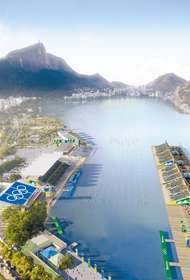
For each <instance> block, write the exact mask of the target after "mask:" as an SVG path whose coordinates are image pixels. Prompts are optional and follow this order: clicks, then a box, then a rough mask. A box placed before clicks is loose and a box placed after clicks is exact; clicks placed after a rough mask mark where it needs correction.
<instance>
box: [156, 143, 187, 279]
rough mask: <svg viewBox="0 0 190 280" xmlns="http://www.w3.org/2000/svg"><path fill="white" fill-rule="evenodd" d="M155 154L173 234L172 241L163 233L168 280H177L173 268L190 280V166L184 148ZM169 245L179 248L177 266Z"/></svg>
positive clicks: (160, 148) (158, 148) (159, 149)
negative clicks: (189, 172)
mask: <svg viewBox="0 0 190 280" xmlns="http://www.w3.org/2000/svg"><path fill="white" fill-rule="evenodd" d="M152 150H153V154H154V158H155V161H156V165H157V169H158V174H159V177H160V183H161V188H162V192H163V196H164V201H165V205H166V210H167V214H168V219H169V224H170V228H171V231H172V239H170V240H167V239H163V232H161V233H160V237H161V247H162V254H163V253H164V254H163V260H164V266H165V271H166V277H167V278H168V279H173V278H172V272H171V269H172V267H180V270H181V274H182V277H183V280H190V247H189V240H190V183H189V182H188V181H187V180H186V179H185V177H184V173H185V172H187V170H190V163H189V162H188V159H187V158H185V155H184V154H183V151H182V149H181V148H180V147H171V146H169V145H168V143H164V144H162V145H160V146H154V147H152ZM181 158H182V159H183V160H182V159H181ZM182 161H183V164H182ZM182 165H183V166H182ZM166 241H168V242H172V244H174V245H175V248H176V252H177V258H178V260H176V261H175V262H173V263H171V262H169V260H168V255H167V252H165V250H164V248H165V244H166V243H165V242H166Z"/></svg>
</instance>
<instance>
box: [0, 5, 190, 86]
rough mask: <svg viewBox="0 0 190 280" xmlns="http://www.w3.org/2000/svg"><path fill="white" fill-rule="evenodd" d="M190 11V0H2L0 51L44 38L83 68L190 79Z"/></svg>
mask: <svg viewBox="0 0 190 280" xmlns="http://www.w3.org/2000/svg"><path fill="white" fill-rule="evenodd" d="M189 11H190V1H189V0H181V1H179V0H178V1H176V0H173V1H171V0H165V1H164V0H160V1H155V0H109V1H108V0H53V1H52V0H51V1H50V0H46V1H44V0H38V1H37V0H32V1H26V0H12V1H11V0H6V1H4V0H3V1H2V0H0V57H3V56H5V55H6V54H7V53H8V52H9V51H11V50H14V49H18V48H22V47H25V46H27V45H30V44H34V43H36V42H38V41H41V42H43V43H44V45H45V47H46V49H47V51H48V52H50V53H53V54H55V55H58V56H61V57H63V58H64V59H65V60H66V61H67V63H68V64H69V65H70V66H71V67H72V68H74V69H75V70H76V71H78V72H80V73H83V74H93V73H100V74H101V75H103V76H104V77H105V78H106V79H108V80H110V81H113V80H114V81H122V82H125V83H127V84H133V85H141V84H145V83H147V82H149V81H151V80H153V79H155V78H156V77H158V76H159V75H162V74H165V73H169V72H174V73H176V74H177V75H179V76H182V77H183V78H185V79H187V80H190V36H189V35H190V15H189Z"/></svg>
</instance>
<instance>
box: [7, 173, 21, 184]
mask: <svg viewBox="0 0 190 280" xmlns="http://www.w3.org/2000/svg"><path fill="white" fill-rule="evenodd" d="M21 178H22V177H21V175H20V174H17V173H14V174H11V175H10V176H9V182H11V183H12V182H14V181H17V180H19V179H21Z"/></svg>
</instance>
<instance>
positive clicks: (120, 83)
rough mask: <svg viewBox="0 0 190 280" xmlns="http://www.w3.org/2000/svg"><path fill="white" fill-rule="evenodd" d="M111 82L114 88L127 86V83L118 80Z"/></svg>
mask: <svg viewBox="0 0 190 280" xmlns="http://www.w3.org/2000/svg"><path fill="white" fill-rule="evenodd" d="M111 84H112V86H113V87H115V88H125V87H128V85H127V84H125V83H122V82H119V81H113V82H112V83H111Z"/></svg>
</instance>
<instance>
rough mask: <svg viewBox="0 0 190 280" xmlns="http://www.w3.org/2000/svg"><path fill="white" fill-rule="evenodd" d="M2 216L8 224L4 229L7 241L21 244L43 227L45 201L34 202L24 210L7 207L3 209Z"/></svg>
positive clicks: (45, 214) (10, 243) (45, 211)
mask: <svg viewBox="0 0 190 280" xmlns="http://www.w3.org/2000/svg"><path fill="white" fill-rule="evenodd" d="M2 217H3V220H4V221H5V222H6V223H7V224H8V225H7V228H6V231H5V239H6V241H7V243H8V244H9V245H13V244H17V245H19V246H22V245H24V243H25V242H26V241H27V240H28V239H30V238H31V237H32V236H33V235H35V234H37V233H38V232H39V231H41V230H43V229H44V222H45V219H46V217H47V209H46V205H45V203H42V202H39V203H36V204H34V205H33V206H32V207H31V208H30V209H29V210H25V211H22V209H18V208H15V207H9V208H7V209H5V210H4V211H3V213H2Z"/></svg>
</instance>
